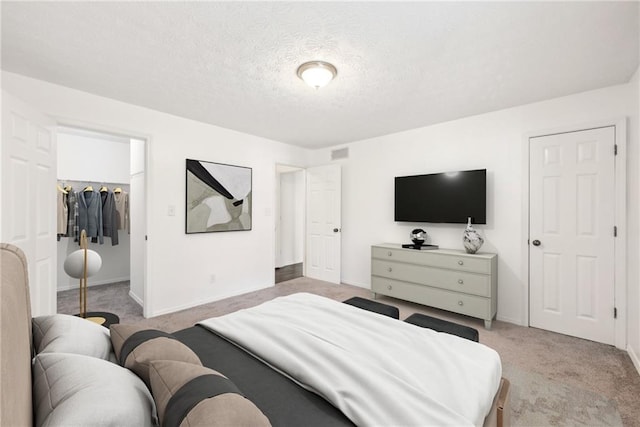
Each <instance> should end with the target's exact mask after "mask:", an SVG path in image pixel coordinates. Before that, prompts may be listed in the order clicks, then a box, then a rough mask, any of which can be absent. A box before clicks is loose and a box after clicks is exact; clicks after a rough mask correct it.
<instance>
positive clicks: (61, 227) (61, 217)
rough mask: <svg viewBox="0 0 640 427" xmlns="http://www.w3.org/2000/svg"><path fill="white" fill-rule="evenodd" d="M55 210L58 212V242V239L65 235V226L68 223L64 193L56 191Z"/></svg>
mask: <svg viewBox="0 0 640 427" xmlns="http://www.w3.org/2000/svg"><path fill="white" fill-rule="evenodd" d="M56 196H57V210H58V224H57V234H58V240H60V237H61V236H63V235H65V234H66V233H67V224H68V221H69V210H68V208H67V194H66V193H65V192H64V191H61V190H60V189H58V191H57V195H56Z"/></svg>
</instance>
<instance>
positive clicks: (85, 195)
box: [78, 191, 104, 245]
mask: <svg viewBox="0 0 640 427" xmlns="http://www.w3.org/2000/svg"><path fill="white" fill-rule="evenodd" d="M78 199H79V201H78V229H79V230H86V232H87V237H92V238H96V239H97V240H98V242H99V243H100V244H101V245H102V244H103V243H104V234H103V231H102V200H101V198H100V193H98V192H97V191H80V192H78Z"/></svg>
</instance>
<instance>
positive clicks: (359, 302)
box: [343, 297, 400, 319]
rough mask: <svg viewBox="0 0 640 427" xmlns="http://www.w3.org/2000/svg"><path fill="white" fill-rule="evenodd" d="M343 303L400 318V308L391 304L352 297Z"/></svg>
mask: <svg viewBox="0 0 640 427" xmlns="http://www.w3.org/2000/svg"><path fill="white" fill-rule="evenodd" d="M343 302H344V303H345V304H349V305H353V306H355V307H358V308H362V309H364V310H368V311H373V312H374V313H378V314H383V315H385V316H389V317H393V318H394V319H400V310H398V308H397V307H394V306H392V305H387V304H383V303H381V302H377V301H372V300H370V299H366V298H360V297H353V298H349V299H348V300H346V301H343Z"/></svg>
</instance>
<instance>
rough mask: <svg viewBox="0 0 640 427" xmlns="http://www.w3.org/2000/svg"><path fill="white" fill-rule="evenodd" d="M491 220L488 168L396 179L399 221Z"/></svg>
mask: <svg viewBox="0 0 640 427" xmlns="http://www.w3.org/2000/svg"><path fill="white" fill-rule="evenodd" d="M468 217H471V221H472V223H474V224H486V223H487V170H486V169H477V170H467V171H458V172H446V173H434V174H429V175H413V176H398V177H396V178H395V220H396V221H400V222H440V223H453V224H465V223H466V222H467V218H468Z"/></svg>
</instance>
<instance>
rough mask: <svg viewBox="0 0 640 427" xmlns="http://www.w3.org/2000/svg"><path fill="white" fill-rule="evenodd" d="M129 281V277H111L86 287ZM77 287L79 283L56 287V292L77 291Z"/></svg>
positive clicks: (90, 283)
mask: <svg viewBox="0 0 640 427" xmlns="http://www.w3.org/2000/svg"><path fill="white" fill-rule="evenodd" d="M130 279H131V277H130V276H126V277H113V278H111V279H104V280H98V281H95V282H93V281H89V284H88V285H87V286H88V287H89V288H90V287H92V286H100V285H108V284H110V283H118V282H127V281H129V280H130ZM78 287H79V283H78V282H76V283H72V284H70V285H66V286H58V288H57V289H56V291H57V292H60V291H68V290H70V289H78Z"/></svg>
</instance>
